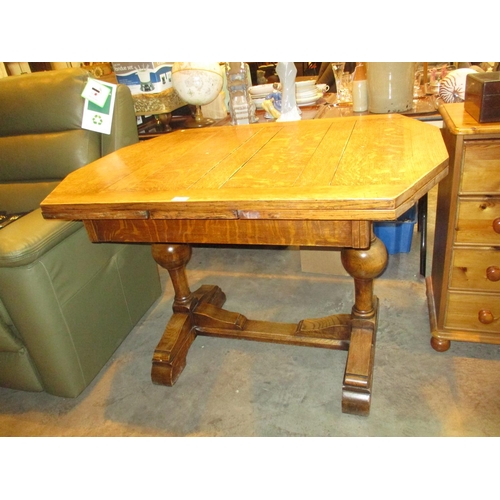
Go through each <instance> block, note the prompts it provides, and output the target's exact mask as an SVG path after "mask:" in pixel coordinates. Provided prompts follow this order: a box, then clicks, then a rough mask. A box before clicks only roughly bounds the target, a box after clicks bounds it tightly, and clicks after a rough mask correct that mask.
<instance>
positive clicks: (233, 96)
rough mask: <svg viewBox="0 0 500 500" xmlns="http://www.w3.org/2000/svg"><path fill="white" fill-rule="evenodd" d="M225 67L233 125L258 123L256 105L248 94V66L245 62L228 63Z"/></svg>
mask: <svg viewBox="0 0 500 500" xmlns="http://www.w3.org/2000/svg"><path fill="white" fill-rule="evenodd" d="M225 66H226V80H227V92H228V94H229V113H230V114H231V123H232V124H233V125H243V124H249V123H255V122H257V121H258V119H257V118H256V116H255V104H254V102H253V100H252V97H251V95H250V93H249V92H248V81H249V76H248V74H247V65H246V64H245V63H244V62H227V63H226V65H225Z"/></svg>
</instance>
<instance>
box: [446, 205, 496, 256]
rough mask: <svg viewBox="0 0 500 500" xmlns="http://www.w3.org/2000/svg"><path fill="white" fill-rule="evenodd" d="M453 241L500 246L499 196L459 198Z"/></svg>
mask: <svg viewBox="0 0 500 500" xmlns="http://www.w3.org/2000/svg"><path fill="white" fill-rule="evenodd" d="M455 242H456V243H472V244H478V245H488V246H500V198H459V201H458V220H457V224H456V227H455Z"/></svg>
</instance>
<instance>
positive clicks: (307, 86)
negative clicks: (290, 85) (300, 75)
mask: <svg viewBox="0 0 500 500" xmlns="http://www.w3.org/2000/svg"><path fill="white" fill-rule="evenodd" d="M322 96H323V93H322V92H319V91H318V88H317V87H316V82H315V81H314V80H304V81H301V82H295V100H296V102H297V105H298V106H310V105H312V104H315V103H316V101H317V100H318V99H319V98H320V97H322Z"/></svg>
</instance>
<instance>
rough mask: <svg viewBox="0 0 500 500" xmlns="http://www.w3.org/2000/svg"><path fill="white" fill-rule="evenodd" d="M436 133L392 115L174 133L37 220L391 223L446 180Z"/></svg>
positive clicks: (81, 173) (53, 204) (93, 168)
mask: <svg viewBox="0 0 500 500" xmlns="http://www.w3.org/2000/svg"><path fill="white" fill-rule="evenodd" d="M447 166H448V153H447V150H446V147H445V145H444V142H443V140H442V138H441V133H440V130H439V129H438V128H436V127H434V126H432V125H428V124H426V123H423V122H420V121H417V120H414V119H411V118H407V117H404V116H401V115H396V114H394V115H366V116H352V117H344V118H331V119H318V120H301V121H295V122H283V123H280V122H270V123H257V124H252V125H239V126H227V127H209V128H202V129H189V130H180V131H176V132H174V133H171V134H166V135H164V136H161V137H158V138H155V139H151V140H149V141H144V142H140V143H138V144H135V145H132V146H128V147H125V148H122V149H120V150H119V151H116V152H114V153H111V154H109V155H107V156H106V157H103V158H101V159H99V160H97V161H95V162H93V163H91V164H89V165H87V166H85V167H82V168H80V169H78V170H76V171H75V172H73V173H71V174H70V175H68V176H67V177H66V179H65V180H64V181H62V182H61V183H60V184H59V186H58V187H57V188H56V189H55V190H54V191H53V192H52V193H51V194H50V195H49V196H48V197H47V198H46V199H45V200H44V202H43V203H42V205H41V206H42V212H43V214H44V216H45V217H47V218H61V219H73V220H85V219H148V218H152V219H154V218H157V219H244V218H246V219H283V220H289V219H307V220H394V219H395V218H396V217H398V216H399V215H401V214H402V213H404V212H405V211H406V210H408V209H409V208H410V207H411V206H412V205H413V204H414V203H415V202H416V201H417V200H418V199H419V198H420V197H421V196H423V195H424V194H425V193H426V192H427V191H429V190H430V189H431V188H432V187H433V186H434V185H435V184H437V183H438V182H439V181H440V180H441V179H442V178H443V177H444V176H445V175H446V174H447Z"/></svg>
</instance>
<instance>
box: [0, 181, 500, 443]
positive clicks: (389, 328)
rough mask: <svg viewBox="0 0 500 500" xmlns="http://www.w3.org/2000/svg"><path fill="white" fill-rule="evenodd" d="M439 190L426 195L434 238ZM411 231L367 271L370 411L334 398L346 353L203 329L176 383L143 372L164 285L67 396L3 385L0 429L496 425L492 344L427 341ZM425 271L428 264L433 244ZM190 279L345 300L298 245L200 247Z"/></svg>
mask: <svg viewBox="0 0 500 500" xmlns="http://www.w3.org/2000/svg"><path fill="white" fill-rule="evenodd" d="M434 191H435V190H433V193H431V199H430V205H429V207H430V214H431V217H430V221H429V223H430V231H429V234H430V239H432V235H433V220H432V213H433V210H434V207H435V204H434V203H433V200H435V192H434ZM418 244H419V235H418V233H417V232H415V234H414V237H413V245H412V250H411V252H410V253H408V254H396V255H392V256H390V260H389V265H388V268H387V270H386V271H385V272H384V274H383V275H382V276H381V277H380V278H379V279H378V280H377V281H376V285H375V293H376V295H377V296H378V297H379V300H380V320H379V328H378V335H377V348H376V354H375V369H374V382H373V399H372V406H371V413H370V415H369V417H359V416H353V415H346V414H343V413H342V412H341V390H342V377H343V372H344V368H345V361H346V353H345V352H343V351H334V350H323V349H317V348H304V347H294V346H282V345H274V344H265V343H257V342H248V341H237V340H225V339H214V338H207V337H198V338H197V339H196V340H195V342H194V344H193V346H192V347H191V349H190V351H189V354H188V358H187V361H188V362H187V366H186V368H185V370H184V372H183V373H182V375H181V377H180V378H179V380H178V382H177V384H176V385H175V386H174V387H172V388H169V387H163V386H156V385H153V384H152V383H151V380H150V368H151V356H152V353H153V350H154V348H155V346H156V344H157V342H158V340H159V339H160V336H161V334H162V332H163V329H164V327H165V324H166V322H167V320H168V318H169V317H170V314H171V304H172V299H173V290H172V287H171V284H170V281H169V279H168V276H167V274H166V273H162V280H163V286H164V290H165V293H164V294H163V297H162V298H161V299H160V300H158V302H157V303H156V304H155V305H154V306H153V307H152V308H151V309H150V311H149V312H148V313H147V314H146V316H145V317H144V318H143V319H142V321H141V322H140V323H139V324H138V325H137V326H136V328H135V329H134V330H133V331H132V333H131V334H130V335H129V336H128V337H127V339H126V340H125V341H124V342H123V344H122V345H121V346H120V348H119V349H118V350H117V351H116V353H115V354H114V356H113V357H112V359H110V361H109V362H108V364H107V365H106V366H105V368H104V369H103V370H102V371H101V373H100V374H99V375H98V377H97V378H96V379H95V380H94V381H93V382H92V384H91V385H90V386H89V387H88V388H87V389H86V390H85V391H84V393H82V394H81V396H80V397H78V398H76V399H63V398H58V397H54V396H50V395H48V394H45V393H27V392H20V391H13V390H9V389H0V435H1V436H499V435H500V398H499V395H500V346H494V345H485V344H471V343H458V342H455V343H452V347H451V349H450V350H449V351H447V352H445V353H437V352H435V351H434V350H433V349H432V348H431V347H430V344H429V339H430V330H429V317H428V312H427V303H426V294H425V283H424V279H423V278H422V277H421V276H420V275H419V264H418V262H419V248H418ZM428 261H429V265H428V272H430V255H429V259H428ZM188 273H189V279H190V284H191V288H192V289H193V290H194V289H196V288H197V287H198V286H199V285H201V284H217V285H219V286H221V288H222V289H223V290H224V291H225V292H226V295H227V297H228V299H227V302H226V304H225V308H226V309H228V310H235V311H239V312H242V313H244V314H245V315H246V316H247V317H249V318H251V319H264V320H275V321H286V322H295V321H298V320H300V319H302V318H304V317H320V316H325V315H328V314H332V313H333V312H348V311H350V308H351V306H352V303H353V286H352V281H351V279H350V278H348V277H344V276H335V275H326V274H311V273H304V272H302V271H301V265H300V254H299V250H298V249H297V248H284V249H283V248H229V247H228V248H225V247H223V248H221V247H219V248H216V247H214V248H211V247H202V248H195V249H194V251H193V257H192V260H191V262H190V264H189V267H188Z"/></svg>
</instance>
